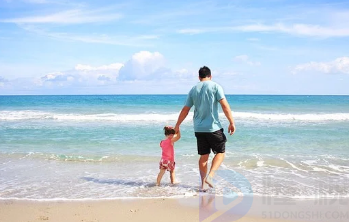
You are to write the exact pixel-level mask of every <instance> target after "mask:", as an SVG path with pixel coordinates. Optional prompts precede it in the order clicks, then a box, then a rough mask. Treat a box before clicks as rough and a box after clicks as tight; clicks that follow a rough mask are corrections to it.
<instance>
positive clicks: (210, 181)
mask: <svg viewBox="0 0 349 222" xmlns="http://www.w3.org/2000/svg"><path fill="white" fill-rule="evenodd" d="M205 183H207V184H208V185H209V186H210V187H211V188H214V184H213V179H212V177H211V176H209V175H208V176H207V177H206V178H205Z"/></svg>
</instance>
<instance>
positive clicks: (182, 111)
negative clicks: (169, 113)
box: [174, 106, 190, 132]
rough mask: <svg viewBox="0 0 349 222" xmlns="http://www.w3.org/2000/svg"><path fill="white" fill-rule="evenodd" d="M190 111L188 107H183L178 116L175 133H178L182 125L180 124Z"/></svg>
mask: <svg viewBox="0 0 349 222" xmlns="http://www.w3.org/2000/svg"><path fill="white" fill-rule="evenodd" d="M189 111H190V107H189V106H184V107H183V108H182V110H181V113H180V114H179V116H178V120H177V123H176V126H175V128H174V129H175V131H176V132H179V126H180V125H181V124H182V122H183V121H184V120H185V118H186V117H187V116H188V113H189Z"/></svg>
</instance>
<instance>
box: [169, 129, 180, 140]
mask: <svg viewBox="0 0 349 222" xmlns="http://www.w3.org/2000/svg"><path fill="white" fill-rule="evenodd" d="M180 138H181V131H179V130H178V132H177V133H176V134H175V135H174V136H173V137H172V139H171V142H172V143H174V142H176V141H178V140H179V139H180Z"/></svg>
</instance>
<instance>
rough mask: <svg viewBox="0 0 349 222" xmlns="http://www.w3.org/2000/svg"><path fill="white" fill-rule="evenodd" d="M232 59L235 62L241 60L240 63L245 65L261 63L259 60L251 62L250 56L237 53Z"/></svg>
mask: <svg viewBox="0 0 349 222" xmlns="http://www.w3.org/2000/svg"><path fill="white" fill-rule="evenodd" d="M233 60H234V61H236V62H241V63H245V64H247V65H250V66H259V65H261V63H260V62H253V61H251V60H250V58H249V57H248V55H238V56H235V57H234V59H233Z"/></svg>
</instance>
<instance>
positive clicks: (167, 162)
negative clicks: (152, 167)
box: [159, 138, 176, 171]
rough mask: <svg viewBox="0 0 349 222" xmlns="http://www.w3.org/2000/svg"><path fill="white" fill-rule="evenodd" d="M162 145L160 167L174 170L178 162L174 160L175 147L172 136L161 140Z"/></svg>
mask: <svg viewBox="0 0 349 222" xmlns="http://www.w3.org/2000/svg"><path fill="white" fill-rule="evenodd" d="M160 147H161V148H162V155H161V160H160V163H159V165H160V166H159V168H160V169H165V170H168V171H173V170H174V169H175V165H176V163H175V161H174V147H173V144H172V142H171V138H167V139H165V140H162V141H161V142H160Z"/></svg>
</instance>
